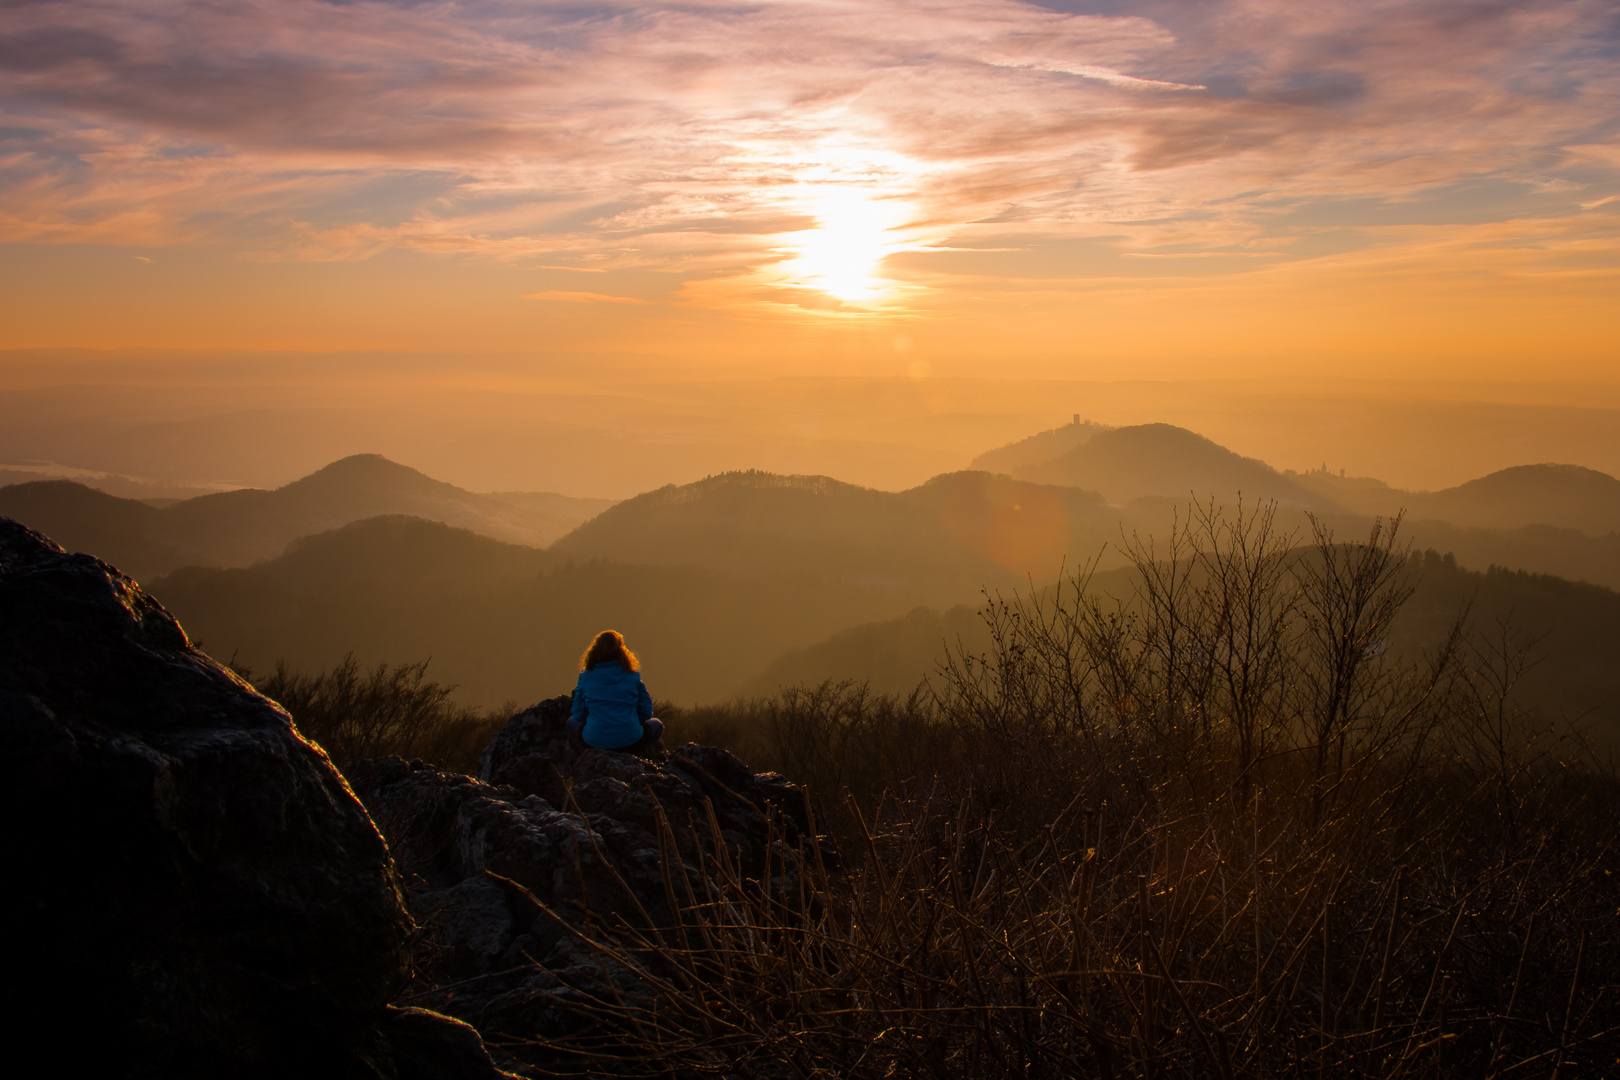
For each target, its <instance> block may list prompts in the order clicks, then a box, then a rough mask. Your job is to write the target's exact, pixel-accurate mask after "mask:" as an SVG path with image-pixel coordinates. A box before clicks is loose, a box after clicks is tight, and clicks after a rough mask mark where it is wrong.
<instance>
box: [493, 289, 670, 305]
mask: <svg viewBox="0 0 1620 1080" xmlns="http://www.w3.org/2000/svg"><path fill="white" fill-rule="evenodd" d="M523 299H525V300H557V301H560V302H562V303H565V304H645V303H646V302H647V301H645V300H641V299H638V298H636V297H634V296H608V295H606V294H605V293H594V292H567V291H566V290H562V289H551V290H548V291H546V292H537V293H526V294H525V295H524V297H523Z"/></svg>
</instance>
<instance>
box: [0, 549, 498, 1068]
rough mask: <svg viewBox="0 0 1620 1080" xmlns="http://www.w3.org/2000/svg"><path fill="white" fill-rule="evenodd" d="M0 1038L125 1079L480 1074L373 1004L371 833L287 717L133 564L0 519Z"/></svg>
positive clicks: (382, 849) (390, 911) (466, 1047)
mask: <svg viewBox="0 0 1620 1080" xmlns="http://www.w3.org/2000/svg"><path fill="white" fill-rule="evenodd" d="M0 807H3V813H4V822H5V827H4V829H0V865H4V866H5V867H6V868H7V878H8V881H7V886H6V888H5V889H4V890H0V897H3V900H0V905H3V911H4V919H5V926H6V928H7V931H8V937H9V938H10V943H9V945H8V950H7V953H8V955H7V963H6V979H5V980H4V982H5V989H4V991H3V994H4V999H3V1005H0V1015H3V1016H4V1020H3V1024H4V1028H5V1033H6V1036H7V1043H8V1045H10V1046H11V1047H12V1048H13V1049H14V1051H16V1052H20V1049H19V1048H21V1047H25V1046H26V1047H32V1048H35V1049H43V1051H44V1053H46V1054H47V1055H49V1056H50V1058H51V1060H52V1061H53V1062H54V1064H53V1066H52V1071H59V1072H65V1073H69V1074H85V1075H91V1074H97V1075H99V1074H101V1073H105V1074H106V1075H109V1076H138V1077H145V1076H151V1077H159V1076H161V1077H189V1076H197V1077H203V1076H206V1077H210V1078H226V1077H267V1078H268V1077H290V1076H298V1077H326V1076H331V1077H347V1076H359V1077H366V1076H371V1077H387V1078H412V1077H415V1078H422V1080H425V1078H428V1077H447V1078H448V1077H461V1078H471V1077H479V1076H481V1077H495V1076H498V1075H500V1074H498V1073H497V1072H496V1070H495V1068H494V1066H493V1065H492V1064H491V1062H490V1059H489V1056H488V1054H487V1053H486V1052H485V1051H484V1048H483V1045H482V1043H481V1041H479V1038H478V1035H477V1033H476V1032H475V1031H473V1030H472V1029H470V1028H468V1027H466V1026H464V1025H461V1024H458V1023H456V1022H455V1021H452V1020H449V1019H447V1018H445V1017H443V1016H440V1015H436V1014H434V1013H431V1012H427V1011H424V1010H420V1009H399V1008H391V1007H390V1002H391V1001H392V999H393V998H394V997H395V996H396V995H397V994H398V993H399V992H400V991H401V989H402V987H403V986H404V984H405V980H406V978H407V975H408V965H409V960H410V941H411V935H412V925H411V922H410V919H409V917H408V915H407V912H406V910H405V907H404V905H403V902H402V897H401V892H400V888H399V881H398V877H397V875H396V873H395V870H394V867H393V864H392V862H391V860H390V858H389V854H388V851H387V848H386V846H385V844H384V841H383V839H382V837H381V836H380V835H379V834H378V831H377V829H376V828H375V826H374V825H373V824H372V821H371V820H370V818H369V817H368V816H367V814H366V811H365V810H364V808H363V807H362V806H361V805H360V803H359V802H358V801H357V800H356V799H355V797H354V794H353V793H352V792H351V790H350V789H349V787H348V785H347V784H346V783H345V781H344V779H343V777H342V776H341V775H340V774H339V773H338V772H337V770H336V769H334V768H333V767H332V765H331V763H330V762H329V761H328V760H327V758H326V756H325V754H324V753H322V752H321V750H320V749H319V748H318V747H315V746H313V745H311V744H310V743H308V742H306V741H304V740H303V739H302V738H300V737H299V735H298V733H297V732H296V731H295V730H294V727H293V725H292V723H291V721H290V720H289V718H288V716H287V714H286V713H285V712H284V711H282V709H281V708H280V707H278V706H277V705H276V704H275V703H273V702H271V701H269V700H267V699H265V698H263V697H261V696H259V695H258V694H256V693H255V692H254V691H253V690H252V689H251V688H250V687H248V686H247V685H246V684H244V683H243V682H242V681H241V680H240V679H238V678H236V677H235V676H234V675H233V674H232V673H231V672H229V671H228V670H226V669H225V668H224V667H222V666H221V665H219V664H217V663H215V662H214V661H212V660H210V659H209V658H208V657H207V656H205V655H204V654H202V653H201V652H199V651H198V650H196V649H194V648H192V647H191V645H190V643H189V642H188V641H187V639H186V635H185V633H184V631H182V630H181V628H180V625H179V624H178V623H177V622H176V621H175V619H174V618H173V617H172V616H171V615H170V614H169V613H168V612H167V611H165V610H164V609H163V607H162V606H161V605H159V604H158V603H157V602H156V601H155V600H153V599H152V598H151V597H150V596H148V595H146V594H145V593H144V592H142V591H141V589H140V587H139V586H138V585H136V584H135V582H133V581H132V580H130V579H129V578H127V577H125V576H124V575H122V574H120V573H119V572H118V571H117V570H115V569H113V568H112V567H109V566H107V565H106V564H104V563H102V562H100V561H99V560H96V559H94V558H91V557H89V556H85V555H69V554H67V553H66V552H64V551H63V550H62V549H61V548H59V547H57V546H56V545H54V544H52V543H51V542H50V541H49V540H47V539H45V538H44V537H43V536H40V535H39V534H37V533H34V532H32V531H31V530H29V529H27V528H25V527H23V526H21V525H19V524H18V523H16V522H14V521H11V520H9V519H6V518H0Z"/></svg>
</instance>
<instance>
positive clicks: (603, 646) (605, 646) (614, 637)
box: [579, 630, 641, 671]
mask: <svg viewBox="0 0 1620 1080" xmlns="http://www.w3.org/2000/svg"><path fill="white" fill-rule="evenodd" d="M609 661H613V662H614V663H617V664H618V665H619V666H620V667H622V668H624V670H626V671H640V670H641V661H639V660H637V659H636V654H635V653H633V652H631V651H630V648H629V646H627V645H626V644H625V643H624V635H623V634H621V633H619V632H618V631H617V630H604V631H602V632H601V633H600V634H597V635H596V640H595V641H593V642H591V647H590V648H588V649H586V650H585V652H584V653H583V654H581V656H580V658H579V670H581V671H589V670H591V668H593V667H595V666H596V665H597V664H605V663H608V662H609Z"/></svg>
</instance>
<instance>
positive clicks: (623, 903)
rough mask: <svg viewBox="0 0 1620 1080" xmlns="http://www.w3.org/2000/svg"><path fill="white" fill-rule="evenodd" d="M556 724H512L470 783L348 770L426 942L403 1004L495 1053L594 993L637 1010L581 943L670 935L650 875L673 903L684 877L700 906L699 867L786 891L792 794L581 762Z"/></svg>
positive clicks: (628, 761)
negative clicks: (417, 983) (439, 1016)
mask: <svg viewBox="0 0 1620 1080" xmlns="http://www.w3.org/2000/svg"><path fill="white" fill-rule="evenodd" d="M568 712H569V699H568V698H567V697H560V698H553V699H550V700H548V701H543V702H540V703H539V704H538V705H535V706H533V707H531V708H529V709H527V710H525V711H523V712H521V713H519V714H517V715H516V716H514V717H513V718H512V719H511V720H510V721H509V722H508V723H507V725H506V726H505V728H503V729H502V730H501V731H500V732H499V733H498V734H497V735H496V736H495V738H494V739H493V740H492V742H491V744H490V746H489V748H488V749H487V750H486V752H485V753H484V755H483V759H482V761H481V763H480V765H479V777H478V778H473V777H468V776H461V775H458V774H455V773H447V772H442V771H440V770H438V769H435V768H433V767H431V766H428V765H424V764H423V763H421V762H406V761H402V760H400V759H398V758H387V759H383V760H380V761H372V762H362V763H359V764H358V765H356V766H355V767H354V768H351V769H350V771H349V775H350V779H351V780H352V782H353V783H354V785H355V788H356V790H357V791H358V792H359V794H360V796H361V798H362V799H363V800H364V801H365V802H366V805H367V806H368V807H369V808H370V810H371V812H372V815H373V817H374V818H375V819H376V821H377V822H378V825H379V826H380V827H381V828H382V829H383V831H384V832H385V834H386V835H387V836H388V839H389V844H390V847H391V848H392V850H393V852H394V855H395V858H396V859H397V861H398V864H399V866H400V870H401V874H402V877H403V879H404V880H405V882H406V884H407V887H408V890H409V896H410V903H411V908H412V910H413V912H414V913H415V915H416V918H417V920H418V922H419V923H420V924H421V925H422V927H423V929H424V932H425V935H426V936H425V938H424V940H423V941H422V942H421V944H420V953H419V961H418V963H419V970H421V971H422V972H424V973H426V974H427V975H428V976H429V978H428V983H429V985H428V986H426V987H425V988H424V989H423V990H421V991H419V992H418V994H417V998H416V1000H419V1001H421V1002H422V1003H425V1004H428V1005H430V1006H431V1007H432V1008H434V1009H436V1010H439V1011H441V1012H445V1013H448V1014H450V1015H454V1016H457V1017H460V1018H462V1019H464V1020H467V1021H468V1022H470V1023H472V1024H474V1025H476V1026H477V1027H478V1028H479V1029H480V1030H481V1031H483V1032H484V1034H485V1035H486V1036H488V1037H490V1038H492V1039H494V1040H496V1041H500V1040H502V1039H504V1038H524V1037H527V1036H530V1035H532V1034H535V1033H553V1034H554V1033H556V1032H558V1031H562V1030H566V1029H568V1027H569V1025H570V1024H572V1023H575V1022H576V1021H577V1019H578V1014H577V1012H576V1011H574V1010H572V1009H571V1008H570V1006H571V1005H572V1004H574V1003H577V1002H578V1001H579V1000H580V998H581V995H582V994H584V993H591V992H597V991H600V990H601V989H602V988H603V986H604V984H611V993H612V994H617V995H620V996H621V997H625V998H629V997H634V996H636V995H637V994H638V992H639V981H638V976H637V975H635V974H634V973H633V972H631V971H629V970H627V969H624V968H622V967H619V966H617V965H615V964H613V963H612V962H611V961H609V960H608V959H606V958H605V957H604V955H603V954H602V952H601V950H598V949H595V948H593V947H592V946H591V945H590V944H589V943H588V942H587V941H586V940H585V937H584V936H582V931H583V932H584V934H586V935H588V936H590V937H591V938H593V939H594V940H597V941H601V940H604V939H612V938H613V937H614V935H615V934H616V933H617V932H619V931H629V930H632V929H634V930H638V931H639V930H646V929H649V928H661V927H668V926H669V925H670V924H671V915H670V909H669V903H668V896H669V892H668V890H667V888H666V878H665V867H666V863H667V866H668V869H669V871H670V881H671V883H672V886H673V888H674V889H675V890H676V891H677V893H678V894H679V893H680V892H681V890H682V889H683V888H684V886H683V884H682V883H681V882H680V878H681V876H682V875H683V874H684V875H686V877H687V880H688V881H689V882H691V883H692V884H693V887H694V889H696V890H699V891H701V882H700V880H699V874H700V863H702V862H703V861H704V860H707V861H708V863H709V865H710V867H711V871H712V869H713V867H714V866H716V865H717V864H718V863H719V862H721V861H727V862H728V863H729V868H730V872H731V873H732V874H734V875H736V876H737V877H739V878H742V879H752V880H754V881H755V882H756V883H757V882H759V881H760V880H761V879H762V878H763V877H764V876H765V874H766V871H767V869H769V871H770V875H771V887H773V888H777V889H782V888H787V889H789V890H790V891H791V890H795V889H796V884H795V883H793V882H791V881H789V880H787V879H786V878H784V876H783V874H784V871H783V869H782V867H783V866H784V865H785V861H784V858H783V856H784V855H785V854H786V849H787V848H789V847H794V846H797V845H798V844H799V842H800V841H801V839H802V838H803V837H804V834H805V830H806V813H805V805H804V796H803V793H802V791H801V790H800V789H798V788H797V787H795V786H793V785H791V784H788V783H786V782H785V781H783V780H782V779H781V778H780V777H777V776H775V775H772V774H764V775H755V774H753V773H751V772H750V771H749V770H748V768H747V767H746V766H745V765H744V764H743V763H742V762H741V761H739V760H738V759H737V758H736V757H734V756H732V755H731V754H729V753H727V752H726V751H724V750H720V749H717V748H713V747H700V746H695V745H688V746H684V747H681V748H679V749H677V750H675V751H673V752H671V753H669V754H667V755H661V760H649V759H646V758H641V757H635V756H632V755H630V754H625V753H614V752H606V751H601V750H584V751H579V750H576V749H575V748H574V747H573V746H572V745H570V744H569V742H568V739H567V735H566V732H565V729H564V721H565V720H566V719H567V716H568ZM768 853H769V854H770V856H771V857H770V858H769V859H767V854H768ZM756 887H757V886H756ZM677 900H678V902H679V896H678V897H677Z"/></svg>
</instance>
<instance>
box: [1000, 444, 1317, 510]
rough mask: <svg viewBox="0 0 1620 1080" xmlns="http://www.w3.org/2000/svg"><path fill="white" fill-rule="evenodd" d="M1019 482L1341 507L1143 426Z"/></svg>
mask: <svg viewBox="0 0 1620 1080" xmlns="http://www.w3.org/2000/svg"><path fill="white" fill-rule="evenodd" d="M1013 475H1014V476H1016V477H1019V478H1021V479H1024V480H1032V481H1035V482H1038V483H1043V484H1065V485H1068V486H1071V487H1078V488H1084V489H1086V490H1090V491H1098V492H1101V493H1102V496H1103V498H1105V499H1107V500H1108V501H1109V502H1111V503H1128V502H1131V501H1133V500H1136V499H1142V498H1153V497H1167V498H1179V499H1188V498H1191V499H1195V500H1199V501H1203V500H1207V499H1209V498H1211V497H1213V498H1216V499H1218V500H1220V501H1222V502H1231V501H1234V500H1235V499H1236V498H1237V496H1238V494H1239V493H1240V492H1241V493H1242V495H1243V499H1244V501H1245V502H1250V503H1253V502H1259V501H1262V500H1273V499H1274V500H1276V501H1277V502H1278V503H1280V504H1282V505H1283V506H1300V507H1306V508H1309V509H1317V510H1337V509H1339V507H1338V506H1337V505H1336V504H1334V503H1332V502H1330V501H1328V500H1326V499H1324V498H1322V497H1321V496H1320V495H1317V494H1316V493H1314V492H1312V491H1310V490H1308V489H1306V488H1304V487H1302V486H1300V485H1299V484H1296V483H1294V482H1293V481H1292V480H1291V479H1289V478H1288V477H1287V476H1285V475H1284V474H1283V473H1280V472H1278V471H1277V470H1276V469H1273V468H1272V467H1271V466H1270V465H1267V464H1266V463H1265V462H1263V461H1259V460H1257V459H1255V458H1246V457H1243V456H1241V455H1239V454H1235V453H1233V452H1232V451H1231V450H1228V449H1227V448H1226V447H1224V446H1221V445H1220V444H1219V443H1216V442H1213V441H1212V440H1210V439H1206V438H1204V436H1202V435H1199V434H1197V433H1195V432H1191V431H1188V430H1187V429H1186V428H1180V427H1176V426H1174V425H1172V424H1137V425H1134V426H1131V427H1122V428H1113V429H1111V430H1108V431H1103V432H1099V433H1097V434H1096V435H1093V436H1092V437H1091V438H1089V439H1086V440H1085V441H1084V442H1081V443H1079V444H1077V445H1075V446H1074V447H1072V448H1070V449H1069V450H1067V451H1065V452H1063V453H1062V454H1059V455H1058V456H1056V457H1054V458H1051V459H1049V460H1047V461H1043V462H1039V463H1036V464H1030V465H1020V466H1017V467H1016V468H1014V469H1013Z"/></svg>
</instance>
